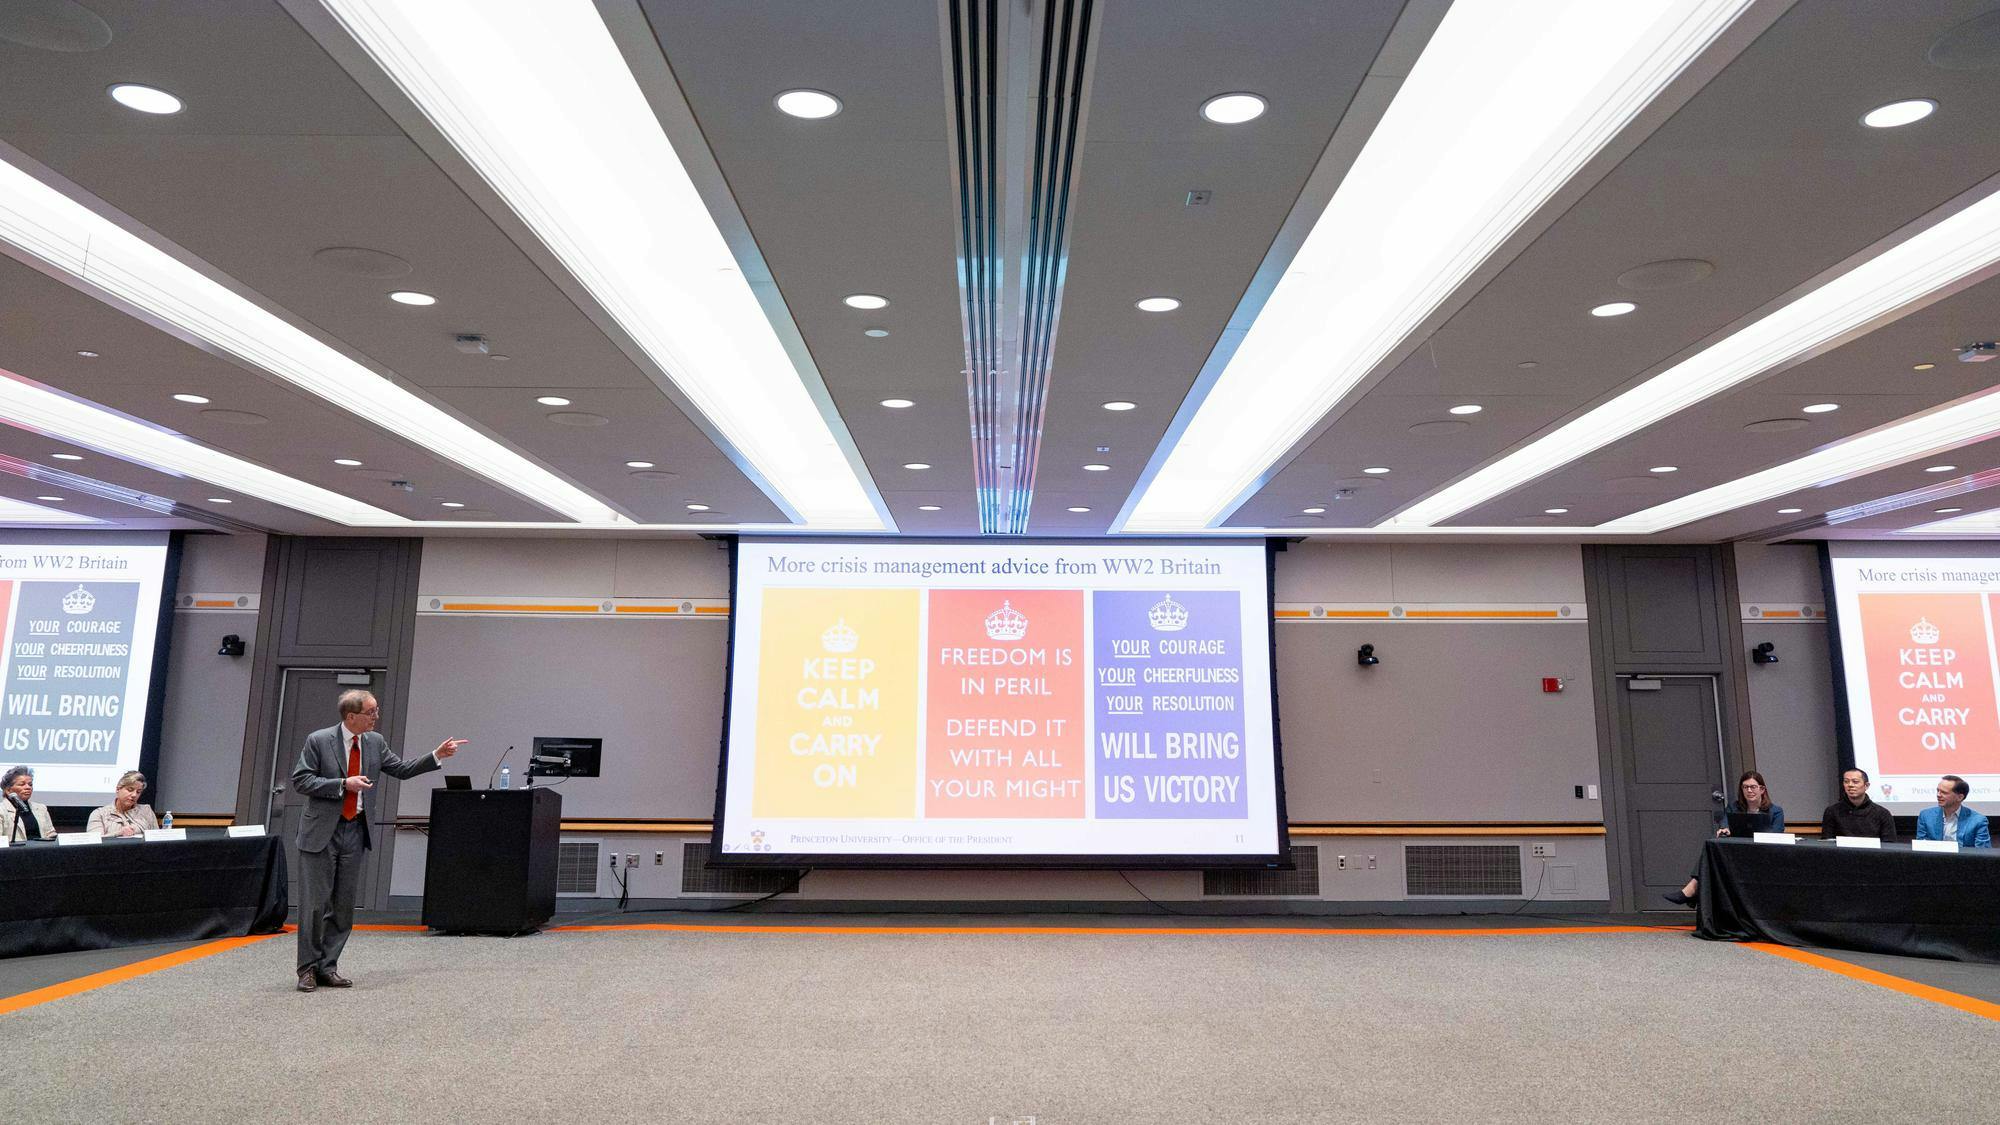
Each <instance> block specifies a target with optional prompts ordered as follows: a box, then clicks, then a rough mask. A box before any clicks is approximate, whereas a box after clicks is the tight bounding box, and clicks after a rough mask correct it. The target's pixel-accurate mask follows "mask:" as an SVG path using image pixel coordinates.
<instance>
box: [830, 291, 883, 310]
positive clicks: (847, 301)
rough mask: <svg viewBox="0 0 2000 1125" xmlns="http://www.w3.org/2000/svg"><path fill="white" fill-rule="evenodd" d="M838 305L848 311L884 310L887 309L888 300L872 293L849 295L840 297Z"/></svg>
mask: <svg viewBox="0 0 2000 1125" xmlns="http://www.w3.org/2000/svg"><path fill="white" fill-rule="evenodd" d="M840 303H841V304H843V305H846V306H847V307H848V308H850V309H886V308H888V307H889V298H887V297H878V296H876V295H875V294H873V293H850V294H848V295H847V296H845V297H842V298H841V299H840Z"/></svg>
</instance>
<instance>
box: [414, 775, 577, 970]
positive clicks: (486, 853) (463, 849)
mask: <svg viewBox="0 0 2000 1125" xmlns="http://www.w3.org/2000/svg"><path fill="white" fill-rule="evenodd" d="M561 830H562V794H560V793H557V792H556V791H554V790H553V789H460V790H452V789H440V790H437V791H436V792H434V793H432V794H431V830H430V854H429V857H428V858H427V859H426V860H425V863H424V925H426V926H429V927H430V928H432V929H434V930H443V931H446V932H448V933H468V934H525V933H529V932H532V931H534V930H537V929H539V928H541V926H542V924H543V923H545V922H547V921H548V920H549V919H550V918H551V917H553V916H554V915H555V912H556V837H557V836H558V835H559V834H560V833H561Z"/></svg>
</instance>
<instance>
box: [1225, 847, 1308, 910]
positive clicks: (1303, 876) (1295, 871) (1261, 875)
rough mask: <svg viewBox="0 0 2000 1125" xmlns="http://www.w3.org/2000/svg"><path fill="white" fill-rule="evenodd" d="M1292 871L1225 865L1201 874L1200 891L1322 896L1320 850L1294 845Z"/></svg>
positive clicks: (1229, 895) (1235, 893)
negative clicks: (1320, 892)
mask: <svg viewBox="0 0 2000 1125" xmlns="http://www.w3.org/2000/svg"><path fill="white" fill-rule="evenodd" d="M1292 864H1293V867H1292V870H1290V871H1253V870H1247V869H1241V868H1224V869H1222V870H1218V871H1204V872H1202V873H1201V893H1202V894H1204V895H1212V896H1228V897H1242V896H1250V895H1264V896H1271V895H1288V896H1305V897H1309V898H1318V897H1319V849H1318V848H1316V847H1311V846H1303V847H1301V846H1294V847H1293V848H1292Z"/></svg>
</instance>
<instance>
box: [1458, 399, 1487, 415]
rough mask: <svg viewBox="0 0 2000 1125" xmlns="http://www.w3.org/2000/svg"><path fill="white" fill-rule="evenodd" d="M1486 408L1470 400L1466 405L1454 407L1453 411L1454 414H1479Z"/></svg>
mask: <svg viewBox="0 0 2000 1125" xmlns="http://www.w3.org/2000/svg"><path fill="white" fill-rule="evenodd" d="M1484 409H1486V408H1485V407H1483V406H1480V405H1478V404H1477V403H1471V402H1468V403H1466V404H1465V405H1464V406H1454V407H1452V408H1451V412H1452V413H1453V414H1477V413H1479V412H1480V411H1482V410H1484Z"/></svg>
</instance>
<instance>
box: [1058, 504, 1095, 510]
mask: <svg viewBox="0 0 2000 1125" xmlns="http://www.w3.org/2000/svg"><path fill="white" fill-rule="evenodd" d="M1064 510H1065V511H1071V512H1088V511H1089V510H1090V509H1089V508H1086V507H1084V506H1082V505H1081V504H1077V505H1072V506H1071V507H1069V508H1066V509H1064Z"/></svg>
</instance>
